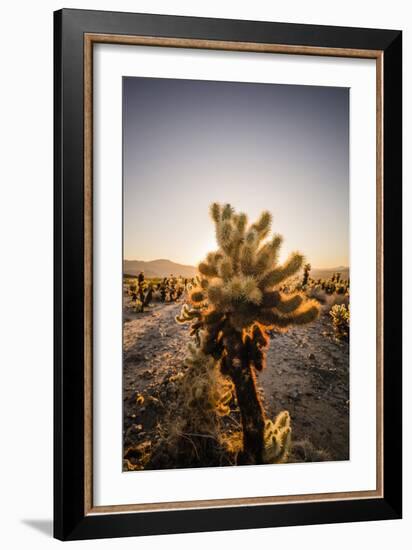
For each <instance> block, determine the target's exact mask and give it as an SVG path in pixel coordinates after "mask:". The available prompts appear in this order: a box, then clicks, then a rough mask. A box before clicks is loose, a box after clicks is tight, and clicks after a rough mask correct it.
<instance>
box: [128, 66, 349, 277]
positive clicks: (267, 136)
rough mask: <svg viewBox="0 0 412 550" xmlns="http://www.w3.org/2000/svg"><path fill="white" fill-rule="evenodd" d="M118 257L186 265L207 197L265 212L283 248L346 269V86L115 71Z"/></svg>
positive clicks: (201, 245)
mask: <svg viewBox="0 0 412 550" xmlns="http://www.w3.org/2000/svg"><path fill="white" fill-rule="evenodd" d="M123 100H124V101H123V122H124V126H123V127H124V141H123V147H124V153H123V156H124V258H125V259H128V260H155V259H160V258H165V259H169V260H172V261H175V262H179V263H184V264H191V265H195V264H197V263H198V262H199V261H201V260H202V259H203V257H204V256H205V255H206V253H207V252H208V251H210V250H214V249H216V244H215V239H214V227H213V223H212V221H211V219H210V218H209V214H208V211H209V205H210V203H212V202H214V201H218V202H224V203H226V202H230V203H231V204H232V205H233V206H234V207H235V208H236V210H238V211H243V212H246V213H247V214H248V216H249V219H251V220H252V221H254V219H255V218H256V217H257V216H258V215H259V214H260V212H261V211H262V210H269V211H270V212H271V213H272V215H273V231H274V232H276V233H281V234H282V235H283V237H284V244H283V254H282V256H283V257H285V256H286V255H287V254H288V253H289V252H290V251H292V250H300V251H301V252H302V253H303V254H304V255H305V256H306V258H307V260H308V261H310V262H311V264H312V266H314V267H322V268H323V267H337V266H341V265H344V266H348V265H349V90H348V89H347V88H322V87H316V86H286V85H278V84H249V83H230V82H209V81H192V80H168V79H155V78H136V77H125V78H124V79H123Z"/></svg>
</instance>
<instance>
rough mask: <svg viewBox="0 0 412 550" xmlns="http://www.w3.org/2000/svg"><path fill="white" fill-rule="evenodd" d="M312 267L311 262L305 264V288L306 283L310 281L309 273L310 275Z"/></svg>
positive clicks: (303, 285) (303, 284)
mask: <svg viewBox="0 0 412 550" xmlns="http://www.w3.org/2000/svg"><path fill="white" fill-rule="evenodd" d="M311 269H312V266H311V265H310V264H305V265H304V266H303V278H302V287H303V288H305V287H306V285H307V284H308V282H309V275H310V270H311Z"/></svg>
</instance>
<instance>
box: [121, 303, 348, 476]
mask: <svg viewBox="0 0 412 550" xmlns="http://www.w3.org/2000/svg"><path fill="white" fill-rule="evenodd" d="M184 300H185V299H184V296H183V297H182V298H181V299H180V300H179V301H177V302H166V303H159V302H155V303H153V304H152V305H151V306H150V308H149V310H148V311H145V312H144V313H136V312H135V311H134V310H133V308H132V307H131V305H130V301H129V298H128V297H127V296H126V297H125V303H124V318H123V322H124V324H123V348H124V352H123V353H124V355H123V404H124V426H123V428H124V431H123V438H124V449H125V456H127V458H128V460H125V462H124V468H125V469H130V468H132V469H134V468H136V469H139V464H140V462H141V461H142V460H143V458H144V453H145V452H149V451H150V447H151V446H152V445H153V444H155V443H156V440H157V439H158V438H159V437H160V436H159V427H160V426H161V424H162V419H163V417H164V415H165V413H166V412H167V406H168V402H169V401H170V399H171V398H172V399H173V394H174V392H175V391H176V388H175V387H174V383H173V376H175V375H176V374H177V373H178V372H179V369H180V368H181V364H182V360H183V358H184V356H185V353H186V347H187V344H188V342H189V340H190V336H189V330H190V329H189V326H188V325H185V324H183V325H182V324H178V323H176V321H175V316H176V315H178V314H179V312H180V310H181V307H182V304H183V303H184ZM257 380H258V385H259V388H260V391H261V397H262V401H263V403H264V407H265V410H266V413H267V416H268V417H270V418H274V417H275V415H276V414H277V413H279V412H280V411H282V410H285V409H286V410H288V411H289V413H290V415H291V419H292V429H293V440H294V443H295V459H294V460H295V461H312V460H347V459H349V344H348V343H347V342H344V341H340V340H337V339H336V338H335V336H334V333H333V329H332V325H331V322H330V317H329V315H328V313H327V311H324V312H323V313H322V314H321V316H320V318H319V319H318V320H317V321H315V322H313V323H312V324H309V325H304V326H300V327H293V328H291V329H289V331H288V332H286V333H283V334H279V333H273V334H272V335H271V341H270V346H269V351H268V355H267V366H266V368H265V369H264V370H263V371H262V372H261V373H260V374H258V376H257ZM231 422H232V423H233V429H236V428H237V427H239V422H240V418H239V415H238V414H236V411H234V412H233V414H231V415H230V417H229V421H228V429H229V431H230V423H231ZM130 448H134V449H136V448H138V449H139V452H138V453H136V452H131V453H130V452H129V453H128V449H130ZM143 461H144V460H143Z"/></svg>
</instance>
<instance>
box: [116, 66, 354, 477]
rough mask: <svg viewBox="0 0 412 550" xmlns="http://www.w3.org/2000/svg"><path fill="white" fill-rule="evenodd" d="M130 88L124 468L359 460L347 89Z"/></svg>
mask: <svg viewBox="0 0 412 550" xmlns="http://www.w3.org/2000/svg"><path fill="white" fill-rule="evenodd" d="M122 97H123V128H122V132H123V266H122V268H123V279H122V281H123V288H122V293H123V340H122V342H123V457H122V459H123V471H142V470H160V469H174V468H206V467H219V466H241V465H264V464H266V465H267V464H282V463H302V462H324V461H344V460H349V459H350V448H349V440H350V437H349V436H350V434H349V411H350V395H349V378H350V364H349V334H350V299H349V297H350V242H349V101H350V90H349V88H345V87H326V86H307V85H285V84H264V83H253V82H223V81H206V80H184V79H166V78H147V77H127V76H124V77H123V96H122ZM119 458H120V457H119Z"/></svg>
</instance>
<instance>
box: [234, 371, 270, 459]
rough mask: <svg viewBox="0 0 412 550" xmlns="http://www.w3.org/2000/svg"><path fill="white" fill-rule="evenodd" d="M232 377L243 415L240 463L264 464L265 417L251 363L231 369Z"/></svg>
mask: <svg viewBox="0 0 412 550" xmlns="http://www.w3.org/2000/svg"><path fill="white" fill-rule="evenodd" d="M230 377H231V379H232V382H233V384H234V386H235V391H236V397H237V401H238V404H239V409H240V414H241V417H242V428H243V452H242V453H241V455H240V456H239V463H240V464H262V462H263V444H264V443H263V442H264V428H265V419H264V412H263V408H262V404H261V402H260V399H259V396H258V394H257V389H256V383H255V374H254V372H253V370H252V366H251V364H250V363H249V362H248V361H242V364H241V365H240V368H239V367H233V369H231V374H230Z"/></svg>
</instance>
